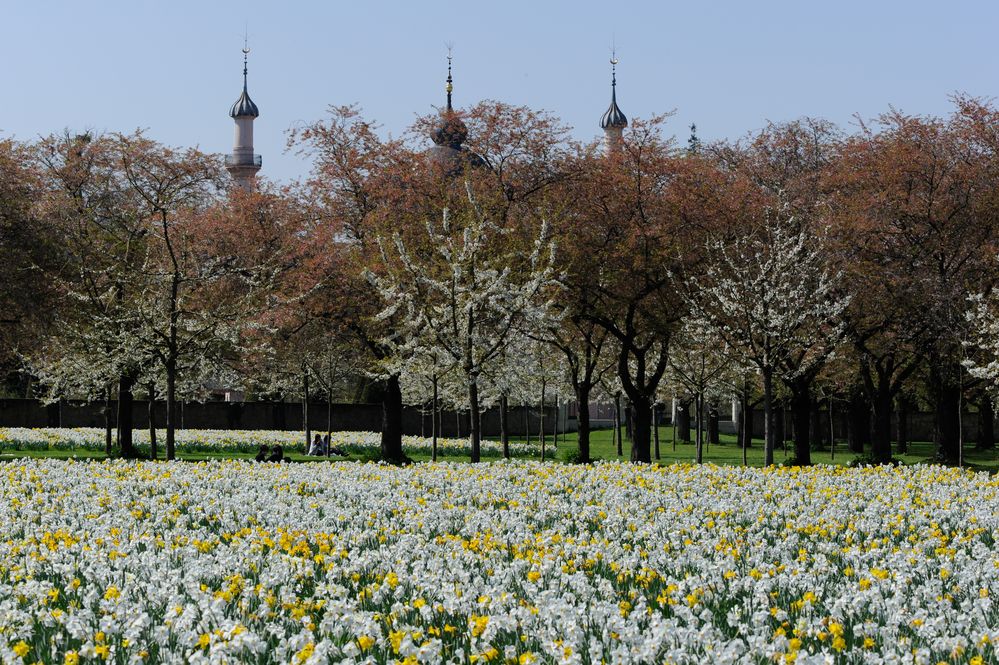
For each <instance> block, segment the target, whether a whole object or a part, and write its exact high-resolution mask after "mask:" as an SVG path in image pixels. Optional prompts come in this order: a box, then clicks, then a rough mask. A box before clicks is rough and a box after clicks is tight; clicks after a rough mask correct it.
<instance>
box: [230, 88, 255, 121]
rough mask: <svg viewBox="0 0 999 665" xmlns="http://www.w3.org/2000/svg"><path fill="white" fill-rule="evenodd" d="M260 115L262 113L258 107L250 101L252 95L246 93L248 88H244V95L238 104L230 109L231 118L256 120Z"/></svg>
mask: <svg viewBox="0 0 999 665" xmlns="http://www.w3.org/2000/svg"><path fill="white" fill-rule="evenodd" d="M259 115H260V111H259V110H258V109H257V105H256V104H254V103H253V100H252V99H250V94H249V93H248V92H247V91H246V86H245V85H244V86H243V94H242V95H240V96H239V99H237V100H236V103H235V104H233V105H232V108H231V109H229V117H231V118H244V117H251V118H256V117H258V116H259Z"/></svg>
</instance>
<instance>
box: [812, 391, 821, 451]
mask: <svg viewBox="0 0 999 665" xmlns="http://www.w3.org/2000/svg"><path fill="white" fill-rule="evenodd" d="M809 438H810V439H811V441H812V448H813V449H815V450H824V449H825V441H824V439H825V428H824V427H822V411H821V410H820V409H819V400H818V399H813V400H812V418H811V423H810V424H809Z"/></svg>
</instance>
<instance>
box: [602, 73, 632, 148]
mask: <svg viewBox="0 0 999 665" xmlns="http://www.w3.org/2000/svg"><path fill="white" fill-rule="evenodd" d="M610 63H611V103H610V106H609V107H607V111H605V112H604V114H603V116H601V118H600V129H602V130H604V149H605V150H608V151H609V150H614V149H616V148H617V147H619V146H620V145H621V140H622V134H623V133H624V128H625V127H627V126H628V118H627V117H626V116H625V115H624V112H623V111H621V109H620V108H619V107H618V105H617V63H618V60H617V57H616V55H614V54H612V55H611V60H610Z"/></svg>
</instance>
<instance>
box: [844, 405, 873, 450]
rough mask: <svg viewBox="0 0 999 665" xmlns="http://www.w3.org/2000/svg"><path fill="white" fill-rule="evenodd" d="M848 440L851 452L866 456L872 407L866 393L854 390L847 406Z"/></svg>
mask: <svg viewBox="0 0 999 665" xmlns="http://www.w3.org/2000/svg"><path fill="white" fill-rule="evenodd" d="M846 412H847V421H846V425H847V427H846V440H847V445H848V446H849V447H850V452H853V453H856V454H858V455H863V454H864V448H865V447H866V445H867V443H868V439H869V438H870V431H871V407H870V404H868V402H867V400H866V399H865V396H864V393H863V392H862V391H860V390H854V391H852V392H851V393H850V401H849V402H848V403H847V405H846Z"/></svg>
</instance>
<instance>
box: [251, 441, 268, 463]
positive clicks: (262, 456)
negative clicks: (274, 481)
mask: <svg viewBox="0 0 999 665" xmlns="http://www.w3.org/2000/svg"><path fill="white" fill-rule="evenodd" d="M268 452H269V451H268V448H267V446H264V445H261V446H260V450H258V451H257V456H256V457H254V458H253V459H254V460H255V461H257V462H266V461H267V453H268Z"/></svg>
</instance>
